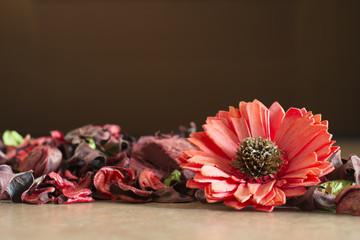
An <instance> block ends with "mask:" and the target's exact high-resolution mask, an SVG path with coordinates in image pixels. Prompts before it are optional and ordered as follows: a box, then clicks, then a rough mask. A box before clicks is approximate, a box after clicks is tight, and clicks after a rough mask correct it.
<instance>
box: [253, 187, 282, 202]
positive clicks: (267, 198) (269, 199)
mask: <svg viewBox="0 0 360 240" xmlns="http://www.w3.org/2000/svg"><path fill="white" fill-rule="evenodd" d="M275 189H276V188H272V189H271V191H270V192H269V193H268V194H266V196H265V197H263V198H262V199H261V201H260V202H258V203H257V204H259V205H263V206H273V205H275V204H272V203H273V202H275V201H274V199H275V198H276V193H277V192H276V190H275Z"/></svg>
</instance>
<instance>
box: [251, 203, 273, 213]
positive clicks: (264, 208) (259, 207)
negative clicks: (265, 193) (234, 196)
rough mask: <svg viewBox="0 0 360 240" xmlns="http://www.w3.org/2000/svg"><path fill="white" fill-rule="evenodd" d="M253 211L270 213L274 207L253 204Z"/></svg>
mask: <svg viewBox="0 0 360 240" xmlns="http://www.w3.org/2000/svg"><path fill="white" fill-rule="evenodd" d="M253 208H254V210H258V211H263V212H272V211H273V210H274V206H262V205H256V204H254V207H253Z"/></svg>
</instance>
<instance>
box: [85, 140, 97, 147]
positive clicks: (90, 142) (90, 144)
mask: <svg viewBox="0 0 360 240" xmlns="http://www.w3.org/2000/svg"><path fill="white" fill-rule="evenodd" d="M86 141H87V144H88V145H89V147H91V148H92V149H96V144H95V141H94V139H93V138H86Z"/></svg>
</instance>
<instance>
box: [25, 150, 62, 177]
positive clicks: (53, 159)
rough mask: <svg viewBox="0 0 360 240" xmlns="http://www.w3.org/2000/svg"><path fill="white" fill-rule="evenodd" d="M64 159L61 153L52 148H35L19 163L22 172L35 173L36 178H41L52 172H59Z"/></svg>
mask: <svg viewBox="0 0 360 240" xmlns="http://www.w3.org/2000/svg"><path fill="white" fill-rule="evenodd" d="M61 159H62V154H61V152H60V151H59V150H58V149H57V148H55V147H50V146H39V147H35V148H34V149H33V150H32V151H31V152H30V153H29V154H28V155H27V156H26V157H25V158H24V159H23V160H22V161H20V163H19V167H20V172H25V171H29V170H33V171H34V177H40V176H42V175H45V174H48V173H50V172H52V171H57V170H58V169H59V167H60V163H61Z"/></svg>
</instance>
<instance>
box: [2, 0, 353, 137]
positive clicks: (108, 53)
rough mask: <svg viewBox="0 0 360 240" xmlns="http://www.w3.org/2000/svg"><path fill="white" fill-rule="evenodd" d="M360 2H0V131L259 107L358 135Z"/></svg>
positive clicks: (137, 125) (158, 125) (149, 128)
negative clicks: (312, 117)
mask: <svg viewBox="0 0 360 240" xmlns="http://www.w3.org/2000/svg"><path fill="white" fill-rule="evenodd" d="M359 10H360V1H356V0H354V1H344V0H342V1H289V0H283V1H280V0H279V1H274V0H271V1H270V0H264V1H254V0H248V1H245V0H241V1H220V0H219V1H205V0H203V1H200V0H198V1H195V0H182V1H180V0H178V1H169V0H164V1H151V0H147V1H146V0H144V1H140V0H132V1H122V0H118V1H115V0H114V1H110V0H108V1H104V0H93V1H90V0H82V1H80V0H77V1H74V0H33V1H31V0H0V80H1V88H0V89H1V90H0V91H1V92H0V103H1V106H2V107H1V112H0V131H2V130H4V129H17V130H19V131H20V132H21V133H23V134H24V133H27V132H30V133H31V134H33V135H40V134H46V133H47V132H48V131H49V130H52V129H60V130H64V131H66V130H69V129H72V128H75V127H78V126H80V125H83V124H86V123H95V124H104V123H108V122H109V123H118V124H120V125H121V126H122V127H123V128H124V129H125V130H126V131H127V132H129V133H133V134H139V133H153V132H155V131H157V130H161V131H163V132H166V131H171V130H177V127H178V125H179V124H187V123H188V122H190V121H191V120H194V121H196V122H197V123H198V124H202V123H203V122H204V120H205V118H206V116H208V115H214V114H215V113H216V112H217V111H218V110H219V109H227V107H228V106H229V105H237V104H238V102H239V101H240V100H245V101H251V100H253V99H254V98H257V99H259V100H261V101H263V102H264V103H265V104H266V105H267V106H269V105H270V104H271V103H272V102H273V101H275V100H278V101H279V102H280V103H281V104H282V105H283V106H284V108H288V107H290V106H295V107H303V106H305V107H306V108H307V109H308V110H313V112H315V113H322V114H323V116H324V118H326V119H328V120H329V121H330V131H331V132H332V133H335V134H338V135H341V134H360V98H359V95H358V93H359V85H360V84H359V80H360V47H359V44H360V14H359Z"/></svg>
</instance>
